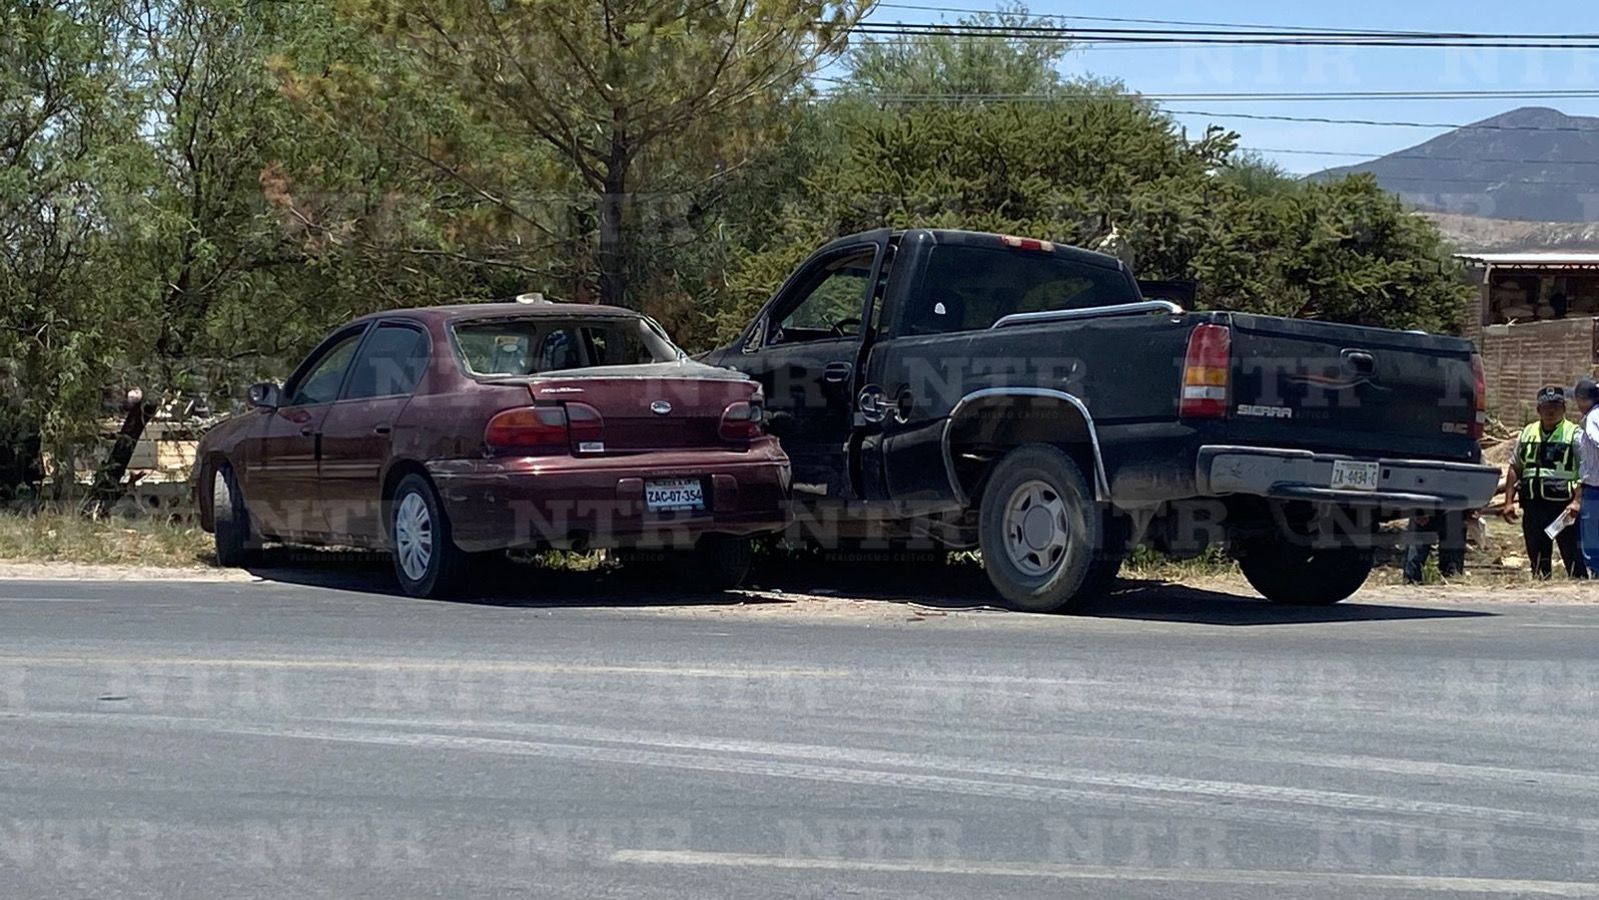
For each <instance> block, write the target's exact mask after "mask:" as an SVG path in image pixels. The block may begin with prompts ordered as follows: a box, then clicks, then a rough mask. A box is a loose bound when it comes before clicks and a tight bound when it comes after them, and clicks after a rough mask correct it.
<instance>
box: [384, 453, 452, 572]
mask: <svg viewBox="0 0 1599 900" xmlns="http://www.w3.org/2000/svg"><path fill="white" fill-rule="evenodd" d="M390 509H392V510H393V512H392V518H391V519H390V520H389V543H390V547H389V549H390V551H391V552H392V553H393V554H394V576H395V578H396V579H398V580H399V582H400V588H401V589H402V590H404V591H405V592H406V593H407V594H410V595H411V596H413V597H445V596H449V595H450V594H453V593H455V591H456V590H457V589H458V588H459V587H460V582H461V576H462V575H463V574H464V570H465V568H466V566H465V563H466V554H465V553H463V552H461V550H460V549H458V548H457V547H456V546H455V543H454V542H453V541H452V540H451V539H450V522H449V520H448V519H447V518H445V516H444V510H443V507H442V506H441V505H440V504H439V498H438V494H437V493H435V492H434V490H433V485H432V483H430V482H429V481H428V480H427V479H426V478H424V477H422V476H421V475H407V476H405V478H404V479H402V480H401V481H400V484H399V486H398V487H396V488H395V490H394V497H393V498H392V501H391V503H390Z"/></svg>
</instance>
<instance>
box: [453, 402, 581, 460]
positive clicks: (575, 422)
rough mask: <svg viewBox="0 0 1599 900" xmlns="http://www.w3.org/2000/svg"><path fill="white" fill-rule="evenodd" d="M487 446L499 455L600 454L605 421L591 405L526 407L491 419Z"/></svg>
mask: <svg viewBox="0 0 1599 900" xmlns="http://www.w3.org/2000/svg"><path fill="white" fill-rule="evenodd" d="M483 443H484V444H485V445H487V446H488V448H489V450H490V451H492V452H495V453H509V452H522V453H540V452H543V453H549V452H554V451H557V450H576V451H577V452H579V453H600V452H603V451H604V450H605V420H604V418H602V417H601V416H600V411H599V410H597V409H595V408H594V407H592V406H590V405H588V404H587V403H566V404H563V405H560V406H522V407H517V408H516V409H507V410H504V411H502V412H499V413H496V414H495V415H494V417H493V418H491V419H489V424H488V426H487V427H485V428H484V429H483Z"/></svg>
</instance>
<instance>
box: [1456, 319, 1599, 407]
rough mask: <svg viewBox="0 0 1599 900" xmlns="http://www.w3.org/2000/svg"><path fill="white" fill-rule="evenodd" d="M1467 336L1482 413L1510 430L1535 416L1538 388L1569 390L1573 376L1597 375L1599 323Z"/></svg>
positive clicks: (1509, 328)
mask: <svg viewBox="0 0 1599 900" xmlns="http://www.w3.org/2000/svg"><path fill="white" fill-rule="evenodd" d="M1471 336H1472V337H1473V338H1475V339H1476V341H1477V346H1478V347H1479V348H1480V349H1481V351H1482V362H1483V369H1484V372H1485V374H1486V375H1487V380H1488V411H1489V413H1490V414H1492V415H1495V416H1498V417H1499V419H1500V421H1502V422H1503V423H1504V424H1505V425H1507V426H1510V427H1519V426H1521V425H1523V424H1525V423H1527V422H1530V421H1532V419H1533V418H1534V417H1535V416H1536V411H1535V407H1536V400H1535V398H1536V397H1537V395H1538V389H1539V388H1541V387H1543V386H1545V385H1550V384H1555V385H1560V386H1562V387H1564V388H1566V389H1567V390H1568V391H1569V390H1570V389H1571V386H1572V385H1573V384H1575V383H1576V381H1577V379H1578V378H1579V377H1581V376H1583V375H1595V376H1599V318H1594V319H1555V320H1551V321H1547V322H1523V323H1519V324H1516V325H1488V326H1486V327H1482V328H1480V330H1479V331H1478V332H1477V333H1476V334H1473V335H1471Z"/></svg>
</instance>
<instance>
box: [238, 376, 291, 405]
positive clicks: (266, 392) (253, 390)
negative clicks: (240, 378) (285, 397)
mask: <svg viewBox="0 0 1599 900" xmlns="http://www.w3.org/2000/svg"><path fill="white" fill-rule="evenodd" d="M281 393H282V390H281V389H280V388H279V387H278V386H277V385H276V384H274V383H272V382H270V381H263V382H261V383H259V384H252V385H250V390H249V392H248V393H246V394H245V395H244V399H245V402H247V403H249V404H250V407H251V408H252V409H277V408H278V405H279V403H280V402H281V399H282V398H281V397H280V394H281Z"/></svg>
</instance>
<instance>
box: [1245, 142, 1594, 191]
mask: <svg viewBox="0 0 1599 900" xmlns="http://www.w3.org/2000/svg"><path fill="white" fill-rule="evenodd" d="M1238 149H1239V150H1244V151H1247V152H1249V153H1277V154H1281V155H1285V156H1359V157H1363V158H1365V159H1371V160H1377V159H1381V160H1390V159H1415V160H1423V161H1425V162H1464V163H1500V164H1506V165H1524V166H1557V167H1560V166H1599V159H1514V158H1511V157H1503V156H1428V155H1426V154H1424V153H1405V152H1403V151H1395V152H1393V153H1369V152H1365V151H1354V150H1297V149H1284V148H1281V147H1239V148H1238ZM1596 186H1599V185H1596Z"/></svg>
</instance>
